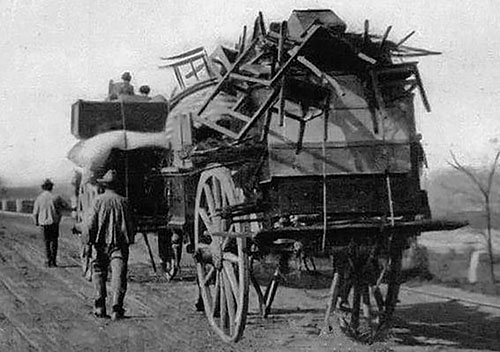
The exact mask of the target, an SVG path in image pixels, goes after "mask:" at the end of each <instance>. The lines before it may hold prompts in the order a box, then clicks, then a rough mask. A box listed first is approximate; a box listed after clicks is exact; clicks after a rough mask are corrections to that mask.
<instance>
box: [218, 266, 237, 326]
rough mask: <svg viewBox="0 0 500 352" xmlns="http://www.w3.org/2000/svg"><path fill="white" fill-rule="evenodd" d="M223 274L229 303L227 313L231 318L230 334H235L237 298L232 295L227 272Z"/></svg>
mask: <svg viewBox="0 0 500 352" xmlns="http://www.w3.org/2000/svg"><path fill="white" fill-rule="evenodd" d="M221 272H222V277H223V278H224V279H223V281H222V282H223V283H224V291H225V292H226V302H227V313H228V316H229V329H230V333H231V334H232V333H233V332H234V328H235V326H234V325H235V315H236V308H235V300H234V299H235V297H234V295H233V294H232V290H231V284H230V283H229V279H228V277H227V275H226V273H225V271H221Z"/></svg>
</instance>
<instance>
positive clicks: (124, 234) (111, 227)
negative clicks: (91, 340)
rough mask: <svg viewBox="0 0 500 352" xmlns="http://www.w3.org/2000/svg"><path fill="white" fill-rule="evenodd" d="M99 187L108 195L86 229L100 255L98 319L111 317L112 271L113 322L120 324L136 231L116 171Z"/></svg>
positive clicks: (98, 204) (94, 277)
mask: <svg viewBox="0 0 500 352" xmlns="http://www.w3.org/2000/svg"><path fill="white" fill-rule="evenodd" d="M97 183H98V185H99V186H100V187H102V188H103V189H104V192H102V193H101V194H99V195H97V197H96V198H95V200H94V204H93V206H92V208H91V209H90V211H89V214H88V217H87V218H86V219H85V220H84V223H83V229H82V230H83V231H84V236H86V237H85V238H87V239H88V242H89V244H90V245H91V246H93V247H94V249H95V253H96V255H95V259H94V261H93V263H92V269H93V271H92V281H93V282H94V288H95V301H94V315H95V316H96V317H99V318H103V317H107V315H106V296H107V293H106V279H107V275H108V268H109V267H111V290H112V295H113V296H112V307H113V308H112V313H111V319H113V320H117V319H121V318H123V317H124V313H125V310H124V309H123V302H124V299H125V293H126V291H127V262H128V257H129V246H130V245H131V244H132V243H134V237H135V230H134V226H133V224H132V218H131V213H130V210H129V205H128V202H127V200H126V198H125V197H123V196H121V195H119V194H118V193H116V191H115V190H116V186H117V174H116V171H115V170H109V171H108V172H106V174H105V175H104V176H103V177H102V178H100V179H97Z"/></svg>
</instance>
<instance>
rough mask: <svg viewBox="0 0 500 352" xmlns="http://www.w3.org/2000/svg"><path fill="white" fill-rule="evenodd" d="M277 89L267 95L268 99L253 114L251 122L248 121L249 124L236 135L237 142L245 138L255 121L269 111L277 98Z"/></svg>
mask: <svg viewBox="0 0 500 352" xmlns="http://www.w3.org/2000/svg"><path fill="white" fill-rule="evenodd" d="M278 93H279V89H274V90H273V91H272V93H271V94H269V97H268V98H267V99H266V100H265V102H264V104H262V105H261V106H260V107H259V109H258V110H257V111H256V112H255V114H254V115H253V116H252V120H250V122H249V123H247V125H246V126H245V127H243V129H242V130H241V132H240V133H239V135H238V138H237V139H238V140H241V139H242V138H244V137H245V136H246V134H247V133H248V131H249V130H250V129H251V128H252V127H253V125H255V123H256V122H257V120H258V119H259V118H260V117H261V116H262V114H263V113H264V112H265V111H267V109H269V108H270V107H271V106H272V105H273V104H274V102H275V101H276V98H277V96H278Z"/></svg>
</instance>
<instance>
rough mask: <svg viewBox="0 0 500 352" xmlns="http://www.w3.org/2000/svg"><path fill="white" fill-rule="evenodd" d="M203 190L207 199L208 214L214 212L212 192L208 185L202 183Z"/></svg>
mask: <svg viewBox="0 0 500 352" xmlns="http://www.w3.org/2000/svg"><path fill="white" fill-rule="evenodd" d="M203 191H204V193H205V198H206V200H207V206H208V210H209V211H210V214H214V213H215V200H214V196H213V194H212V190H211V189H210V186H209V185H208V184H204V185H203Z"/></svg>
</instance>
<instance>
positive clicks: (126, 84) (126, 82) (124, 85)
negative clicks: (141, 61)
mask: <svg viewBox="0 0 500 352" xmlns="http://www.w3.org/2000/svg"><path fill="white" fill-rule="evenodd" d="M131 80H132V75H131V74H130V72H124V73H123V74H122V82H121V83H120V87H119V90H118V96H120V95H122V94H124V95H134V86H133V85H132V84H130V81H131Z"/></svg>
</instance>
